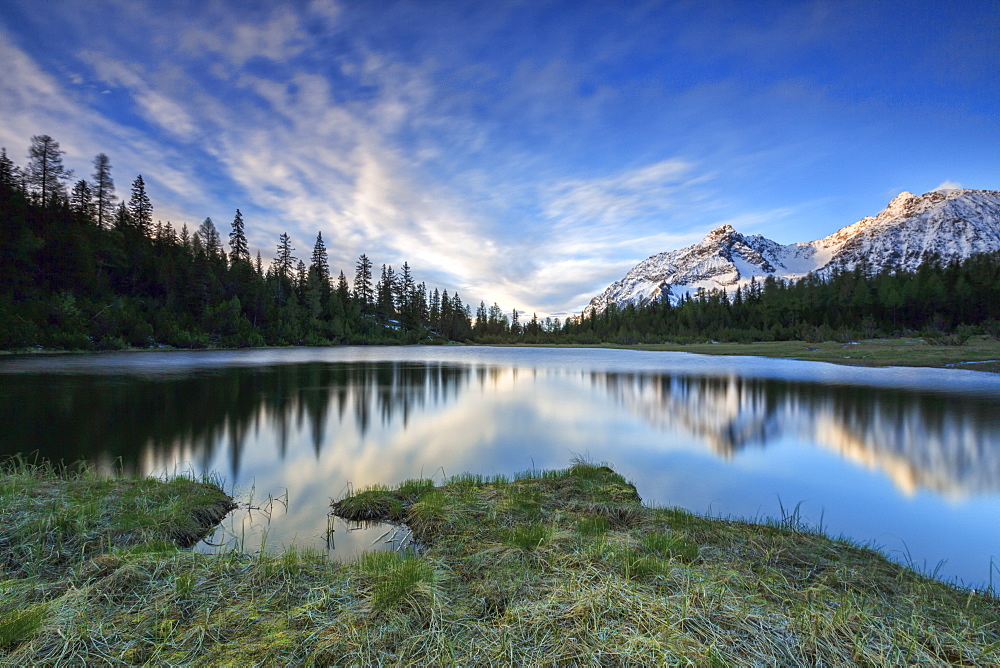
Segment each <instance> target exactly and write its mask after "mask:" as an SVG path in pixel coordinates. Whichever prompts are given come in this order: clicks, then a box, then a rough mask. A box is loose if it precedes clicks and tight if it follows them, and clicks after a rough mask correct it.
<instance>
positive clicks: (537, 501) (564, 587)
mask: <svg viewBox="0 0 1000 668" xmlns="http://www.w3.org/2000/svg"><path fill="white" fill-rule="evenodd" d="M160 484H164V483H160ZM358 496H360V497H362V499H363V503H362V502H361V501H360V500H358V499H353V498H350V499H344V500H342V501H341V502H339V503H338V504H336V510H337V511H338V512H342V513H344V514H347V515H349V516H351V515H353V516H361V515H365V517H366V519H373V517H372V515H373V511H372V509H373V508H384V509H386V511H385V512H386V513H387V516H392V517H394V518H396V517H399V516H402V517H403V518H404V519H406V520H407V521H408V523H409V524H410V526H411V528H412V529H413V531H414V533H415V534H416V535H417V537H418V538H419V540H420V541H421V542H422V543H423V545H424V547H423V549H422V551H421V553H420V554H419V555H418V554H414V553H406V554H398V553H382V554H374V555H368V556H365V557H363V558H362V559H360V560H359V561H358V562H357V563H355V564H351V565H346V566H342V565H338V564H333V563H329V562H327V561H325V560H324V559H323V557H322V555H318V554H310V553H305V554H303V553H300V552H298V551H296V550H295V549H294V548H293V549H290V550H288V551H286V552H285V553H284V554H282V555H279V556H264V557H262V556H254V555H246V554H238V553H233V554H226V555H218V556H209V555H201V554H192V553H189V552H183V551H178V550H176V549H174V548H172V547H170V546H169V545H166V544H165V543H163V542H162V540H159V541H155V540H154V541H153V542H147V543H138V544H137V543H135V542H134V541H133V542H132V545H131V547H129V548H128V549H121V548H115V547H113V546H112V547H111V548H110V549H107V550H104V551H103V552H101V553H100V554H98V555H97V556H85V557H82V558H80V559H70V561H69V562H67V565H66V567H65V569H64V571H63V572H62V574H57V573H55V572H54V571H46V572H45V574H43V575H39V574H31V573H27V572H19V573H9V574H8V578H10V579H7V580H5V581H4V582H3V583H2V588H0V615H3V616H2V617H0V640H2V641H4V642H5V643H6V644H4V645H3V647H0V661H2V662H4V663H6V664H12V665H13V664H36V663H45V664H50V663H73V664H76V663H86V664H92V663H97V664H139V663H150V664H155V665H167V664H184V665H188V664H193V665H215V664H240V665H245V664H257V663H260V664H288V663H291V664H302V665H327V664H338V665H359V664H363V665H371V664H404V663H421V664H427V663H448V664H460V665H471V664H479V665H493V664H551V663H570V664H582V663H588V664H639V665H663V664H666V665H677V664H681V665H838V666H839V665H854V664H860V665H982V666H991V665H997V664H998V663H1000V609H998V602H997V599H996V598H994V597H992V596H989V595H986V594H983V593H977V592H972V591H967V590H960V589H957V588H955V587H952V586H950V585H947V584H944V583H941V582H937V581H934V580H930V579H928V578H925V577H922V576H920V575H918V574H916V573H914V572H912V571H910V570H907V569H905V568H903V567H901V566H898V565H896V564H894V563H892V562H890V561H888V560H887V559H885V558H884V557H883V556H881V555H880V554H878V553H876V552H873V551H871V550H868V549H865V548H862V547H858V546H855V545H850V544H847V543H844V542H840V541H833V540H830V539H828V538H825V537H823V536H820V535H817V534H814V533H808V532H803V531H798V530H796V529H795V528H789V527H780V526H770V525H760V524H751V523H743V522H728V521H723V520H717V519H708V518H704V517H698V516H694V515H691V514H689V513H686V512H684V511H681V510H677V509H669V508H649V507H646V506H643V505H642V504H641V503H640V500H639V498H638V496H637V494H636V492H635V488H634V487H632V486H631V485H630V484H628V483H627V482H626V481H625V480H624V479H622V478H621V477H620V476H618V475H617V474H616V473H614V472H613V471H612V470H611V469H609V468H607V467H601V466H593V465H590V464H586V463H582V462H578V463H576V464H575V465H574V466H573V467H571V468H570V469H567V470H565V471H556V472H534V473H531V474H528V475H524V476H519V477H515V478H513V479H506V478H492V479H484V478H480V477H476V476H461V477H457V478H453V479H451V480H450V481H448V482H447V484H444V485H442V486H440V487H437V488H433V487H432V486H431V485H430V484H429V483H426V482H420V481H410V482H408V483H405V484H404V485H402V486H401V487H400V488H396V489H387V488H379V489H370V490H365V491H364V492H363V493H362V494H359V495H358ZM17 498H22V497H17ZM112 542H113V540H112ZM8 547H9V545H5V546H4V549H5V550H6V549H8ZM29 606H44V615H43V614H41V613H39V612H37V610H38V609H39V608H34V607H29ZM22 611H23V612H22ZM5 624H6V626H5ZM18 625H20V626H18ZM8 627H17V628H18V629H20V630H17V631H16V633H14V636H13V639H8V638H6V636H3V633H4V629H5V628H8ZM0 644H2V643H0Z"/></svg>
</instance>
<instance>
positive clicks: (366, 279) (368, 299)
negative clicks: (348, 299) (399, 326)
mask: <svg viewBox="0 0 1000 668" xmlns="http://www.w3.org/2000/svg"><path fill="white" fill-rule="evenodd" d="M354 298H355V299H357V300H358V305H359V306H360V307H361V312H362V314H365V315H367V314H369V313H370V312H371V307H372V304H373V303H374V301H375V295H373V294H372V261H371V260H369V259H368V256H367V255H365V254H364V253H362V254H361V257H359V258H358V264H357V266H356V267H355V268H354Z"/></svg>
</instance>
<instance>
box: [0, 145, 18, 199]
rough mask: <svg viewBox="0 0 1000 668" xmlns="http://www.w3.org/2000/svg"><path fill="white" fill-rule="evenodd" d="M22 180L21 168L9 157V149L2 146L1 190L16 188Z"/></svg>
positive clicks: (0, 164) (0, 155)
mask: <svg viewBox="0 0 1000 668" xmlns="http://www.w3.org/2000/svg"><path fill="white" fill-rule="evenodd" d="M20 180H21V170H20V169H18V167H17V165H15V164H14V161H13V160H11V159H10V158H8V157H7V149H6V148H0V191H6V190H14V189H15V188H16V187H17V185H18V183H19V182H20Z"/></svg>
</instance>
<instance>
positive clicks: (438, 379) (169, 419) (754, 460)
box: [0, 347, 1000, 585]
mask: <svg viewBox="0 0 1000 668" xmlns="http://www.w3.org/2000/svg"><path fill="white" fill-rule="evenodd" d="M36 450H37V451H39V452H40V453H41V454H42V455H43V456H45V457H48V458H52V459H63V460H66V461H72V460H76V459H79V458H86V459H88V460H91V461H93V462H95V463H97V464H98V465H99V466H100V467H102V468H103V469H104V470H108V471H110V470H113V469H114V468H115V467H121V468H124V469H126V470H129V471H141V472H144V473H150V474H154V475H162V474H172V473H175V472H192V473H194V474H196V475H200V474H202V473H207V472H213V473H215V474H216V475H218V476H220V477H221V478H222V479H223V481H224V484H225V486H226V488H227V490H231V491H233V492H235V494H236V496H237V497H238V499H239V500H242V501H243V502H244V505H249V506H251V508H250V509H249V510H246V509H244V510H243V511H241V512H240V513H237V514H236V515H234V516H233V517H232V518H230V519H229V520H228V521H227V524H226V528H225V530H224V531H223V532H221V533H220V534H218V535H217V536H216V537H215V538H214V540H216V541H222V540H223V539H226V538H227V537H228V539H229V540H230V541H231V542H230V544H232V541H238V543H239V544H241V545H242V546H243V547H244V549H259V547H260V545H261V543H262V542H263V541H266V543H267V544H268V545H270V546H278V545H287V544H289V543H291V542H295V543H296V544H297V545H300V546H312V547H316V548H319V549H324V550H325V549H329V548H333V550H332V553H333V556H334V557H335V558H347V557H350V556H351V555H353V554H354V553H355V552H356V551H357V550H359V549H366V548H367V546H368V544H369V543H370V542H371V541H373V540H375V539H376V538H378V536H379V535H380V534H381V533H382V530H375V531H374V532H372V531H368V532H365V531H353V530H349V527H347V526H346V525H344V524H342V523H337V524H333V525H330V524H329V522H330V519H329V517H328V507H329V503H330V501H331V499H333V498H339V497H340V496H342V495H343V494H344V493H346V492H347V491H348V490H349V489H351V488H358V487H360V486H364V485H368V484H373V483H383V484H395V483H397V482H399V481H402V480H404V479H407V478H413V477H420V476H424V477H433V478H434V479H435V480H438V481H440V480H441V479H443V477H444V476H446V475H452V474H457V473H461V472H465V471H468V472H474V473H482V474H496V473H504V474H509V473H514V472H517V471H522V470H525V469H531V468H539V469H540V468H561V467H565V466H567V465H568V464H569V462H570V459H571V458H572V457H573V456H574V455H582V456H585V457H589V458H590V459H593V460H596V461H607V462H609V463H610V464H611V465H612V466H613V467H614V468H615V469H616V470H618V471H619V472H621V473H622V474H623V475H625V476H626V477H627V478H629V479H630V480H632V481H633V482H635V484H636V486H637V488H638V490H639V493H640V494H641V495H642V497H643V499H644V500H645V501H646V502H647V503H656V504H663V505H675V506H681V507H684V508H688V509H690V510H693V511H696V512H699V513H709V514H712V515H721V516H737V517H749V518H763V517H781V515H782V512H783V511H782V508H784V509H785V511H784V512H786V513H787V512H788V511H789V510H790V509H792V508H795V507H797V508H798V516H799V517H800V518H801V519H803V520H804V521H806V522H811V523H813V524H814V525H820V524H821V525H822V527H823V529H824V530H825V531H827V532H829V533H832V534H834V535H838V534H844V535H846V536H849V537H851V538H853V539H855V540H858V541H862V542H870V543H873V544H874V545H876V546H878V547H880V548H881V549H883V550H884V551H885V552H887V553H888V554H890V556H893V557H894V558H896V559H899V560H902V561H911V562H913V563H914V564H915V565H916V566H918V567H921V568H924V569H927V570H935V569H936V570H937V572H938V574H939V575H940V576H942V577H945V578H948V579H955V578H957V579H960V580H961V581H963V582H965V583H967V584H977V585H978V584H983V583H987V582H988V581H989V578H990V571H991V560H993V561H992V563H994V564H996V566H995V567H994V569H993V578H994V581H996V582H1000V570H997V567H1000V529H997V522H996V518H997V517H1000V376H998V375H995V374H986V373H978V372H974V371H965V370H951V369H913V368H887V369H867V368H858V367H844V366H837V365H831V364H825V363H816V362H798V361H794V360H774V359H765V358H754V357H712V356H701V355H691V354H686V353H672V352H642V351H625V350H574V349H522V348H475V347H440V348H417V347H407V348H317V349H292V350H252V351H225V352H212V351H210V352H190V353H188V352H162V353H158V352H144V353H108V354H97V355H66V356H42V357H23V358H7V359H3V360H2V361H0V454H10V453H14V452H31V451H36ZM330 528H332V529H334V532H333V533H332V534H330V533H328V529H330ZM265 529H266V531H265ZM331 539H332V540H331ZM202 549H209V548H207V547H204V546H203V548H202Z"/></svg>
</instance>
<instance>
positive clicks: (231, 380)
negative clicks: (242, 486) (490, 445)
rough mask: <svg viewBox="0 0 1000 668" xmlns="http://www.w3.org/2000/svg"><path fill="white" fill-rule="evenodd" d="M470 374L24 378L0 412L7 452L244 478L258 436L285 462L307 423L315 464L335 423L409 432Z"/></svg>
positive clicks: (397, 367)
mask: <svg viewBox="0 0 1000 668" xmlns="http://www.w3.org/2000/svg"><path fill="white" fill-rule="evenodd" d="M471 374H472V370H471V369H469V368H468V367H460V366H454V365H447V364H443V363H437V364H434V363H431V364H411V363H391V362H389V363H357V364H347V363H345V364H324V363H311V364H299V365H283V366H269V367H257V368H229V369H221V370H216V371H208V372H200V373H196V374H191V375H187V376H183V377H181V378H177V377H174V376H168V377H157V376H151V377H150V376H146V377H137V378H134V377H119V376H93V375H79V376H77V375H70V376H56V377H52V376H45V375H26V376H21V377H17V387H16V392H13V393H11V394H10V395H7V393H4V395H5V396H3V399H4V401H3V402H2V405H0V425H2V427H3V433H4V437H3V443H4V447H3V452H4V453H8V454H9V453H14V452H33V451H36V450H37V451H38V452H39V453H40V454H41V455H42V456H44V457H48V458H52V459H55V460H60V459H61V460H65V461H74V460H77V459H87V460H90V461H94V462H97V463H100V464H101V465H102V466H105V467H107V468H108V469H109V470H110V467H111V466H114V467H115V468H122V469H124V470H125V471H126V472H132V471H136V470H143V471H164V470H165V471H167V472H171V470H172V467H173V465H174V463H175V462H178V461H190V462H193V463H195V464H196V466H197V468H198V469H199V470H204V468H205V467H206V466H207V465H208V464H209V463H210V462H211V461H212V460H213V459H214V458H215V454H216V450H217V448H219V447H225V448H226V450H227V452H228V464H229V469H230V472H231V473H232V474H233V475H234V476H237V477H238V476H239V472H240V461H241V459H242V457H243V451H244V449H245V447H246V443H247V436H248V434H250V433H256V434H259V432H260V430H261V428H262V427H263V428H266V429H268V430H270V431H271V432H273V433H274V434H275V439H274V445H275V447H276V449H277V454H278V456H279V458H280V459H283V458H284V457H285V454H286V453H287V451H288V442H289V436H290V433H291V432H292V431H293V430H300V429H302V427H303V425H304V424H307V425H308V428H309V433H310V435H311V442H312V446H313V448H314V450H315V453H316V455H317V457H318V456H319V455H320V453H321V450H322V448H323V444H324V443H325V442H326V440H327V434H326V429H327V424H328V421H329V416H330V414H331V413H334V414H336V416H337V421H338V422H339V423H341V424H343V423H344V421H345V418H346V417H347V415H346V414H347V412H348V411H351V413H352V415H353V419H354V422H355V423H356V424H357V426H358V429H359V431H360V432H361V435H362V436H364V435H365V434H366V433H367V432H368V431H369V430H370V429H371V427H372V425H373V423H374V422H375V421H378V422H379V423H380V424H383V425H385V424H388V423H390V422H391V421H393V420H394V419H395V418H396V417H397V416H398V417H400V418H401V419H402V425H403V427H404V428H405V427H406V425H407V422H408V420H409V417H410V415H411V414H412V413H413V412H414V411H416V410H425V409H426V408H427V407H428V406H437V405H439V404H442V403H444V402H447V401H448V400H449V398H453V397H455V396H456V395H457V393H458V392H459V390H460V387H461V385H462V384H463V383H465V382H467V381H468V379H469V378H470V376H471ZM5 378H6V379H8V380H9V379H10V378H11V377H10V376H7V377H5ZM11 389H14V388H13V384H12V387H11Z"/></svg>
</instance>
